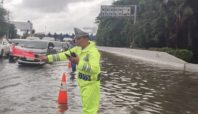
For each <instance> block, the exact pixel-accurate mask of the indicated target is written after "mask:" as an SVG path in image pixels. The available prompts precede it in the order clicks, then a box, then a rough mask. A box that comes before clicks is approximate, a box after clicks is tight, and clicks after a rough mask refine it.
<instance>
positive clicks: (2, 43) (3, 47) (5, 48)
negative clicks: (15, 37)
mask: <svg viewBox="0 0 198 114" xmlns="http://www.w3.org/2000/svg"><path fill="white" fill-rule="evenodd" d="M10 46H11V45H10V43H9V42H8V41H7V40H6V39H0V56H1V57H3V56H5V55H9V51H10Z"/></svg>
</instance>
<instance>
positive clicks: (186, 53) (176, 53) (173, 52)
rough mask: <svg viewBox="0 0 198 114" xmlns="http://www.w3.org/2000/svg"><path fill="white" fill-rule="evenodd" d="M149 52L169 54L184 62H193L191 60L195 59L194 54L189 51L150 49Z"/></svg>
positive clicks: (164, 48)
mask: <svg viewBox="0 0 198 114" xmlns="http://www.w3.org/2000/svg"><path fill="white" fill-rule="evenodd" d="M149 50H153V51H162V52H167V53H169V54H171V55H173V56H175V57H178V58H180V59H182V60H184V61H187V62H191V59H192V57H193V52H192V51H189V50H187V49H176V50H175V49H172V48H168V47H163V48H149Z"/></svg>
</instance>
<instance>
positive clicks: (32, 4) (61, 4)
mask: <svg viewBox="0 0 198 114" xmlns="http://www.w3.org/2000/svg"><path fill="white" fill-rule="evenodd" d="M87 1H92V0H23V1H22V3H21V7H24V8H29V9H32V10H37V11H41V12H50V13H55V12H61V11H63V10H65V9H67V5H68V4H70V3H77V2H87ZM74 7H75V6H74Z"/></svg>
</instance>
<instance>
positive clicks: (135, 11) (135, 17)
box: [134, 5, 137, 23]
mask: <svg viewBox="0 0 198 114" xmlns="http://www.w3.org/2000/svg"><path fill="white" fill-rule="evenodd" d="M136 19H137V5H135V10H134V23H136Z"/></svg>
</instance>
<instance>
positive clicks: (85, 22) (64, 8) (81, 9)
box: [4, 0, 113, 34]
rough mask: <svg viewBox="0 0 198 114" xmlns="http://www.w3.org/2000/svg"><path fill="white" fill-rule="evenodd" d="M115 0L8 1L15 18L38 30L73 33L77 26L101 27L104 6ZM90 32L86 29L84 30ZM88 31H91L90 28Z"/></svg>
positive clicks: (9, 8)
mask: <svg viewBox="0 0 198 114" xmlns="http://www.w3.org/2000/svg"><path fill="white" fill-rule="evenodd" d="M112 2H113V0H4V8H6V9H8V10H10V11H11V12H12V17H13V20H14V21H21V22H27V21H28V20H29V21H31V22H32V23H33V28H34V29H35V30H36V32H45V26H46V33H49V32H51V33H52V34H54V32H56V33H63V34H65V33H70V34H71V33H73V28H74V27H78V28H80V29H83V27H97V25H96V24H95V23H94V22H95V18H96V17H97V16H98V14H99V12H100V6H101V5H111V4H112ZM84 31H86V30H84ZM87 31H88V30H87Z"/></svg>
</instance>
